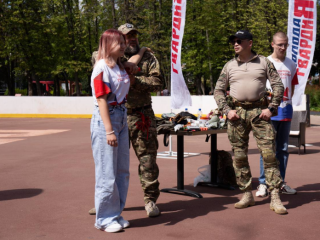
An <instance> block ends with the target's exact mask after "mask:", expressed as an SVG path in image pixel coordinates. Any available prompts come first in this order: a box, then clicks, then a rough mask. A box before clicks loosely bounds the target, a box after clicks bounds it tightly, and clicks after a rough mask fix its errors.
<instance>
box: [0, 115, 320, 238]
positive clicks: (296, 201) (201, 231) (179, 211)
mask: <svg viewBox="0 0 320 240" xmlns="http://www.w3.org/2000/svg"><path fill="white" fill-rule="evenodd" d="M89 122H90V120H89V119H0V153H1V154H0V159H1V161H0V164H1V165H0V216H1V217H0V226H1V227H0V239H1V240H22V239H23V240H37V239H41V240H88V239H95V240H100V239H119V240H121V239H197V240H201V239H246V240H251V239H281V240H285V239H299V240H301V239H304V240H305V239H318V238H319V235H320V228H319V220H320V208H319V200H320V180H319V169H320V160H319V159H320V138H319V136H320V116H311V124H312V126H311V127H310V128H308V129H307V139H308V143H309V144H311V145H312V146H308V147H307V153H306V154H303V155H298V151H297V148H291V149H290V153H291V154H290V162H289V166H288V169H287V182H288V184H289V185H290V186H291V187H293V188H295V189H297V190H298V194H297V195H294V196H287V195H282V196H281V197H282V200H283V202H284V204H285V206H286V207H287V209H288V211H289V214H288V215H285V216H279V215H277V214H275V213H274V212H272V211H271V210H269V201H270V199H269V198H260V199H258V198H256V206H253V207H250V208H248V209H242V210H238V209H234V207H233V204H234V203H235V202H236V201H238V199H239V197H240V196H241V193H240V191H239V190H235V191H230V190H224V189H214V188H208V187H197V188H194V187H193V186H192V185H193V179H194V178H195V177H196V176H197V175H198V173H197V168H198V167H200V166H203V165H206V164H207V163H208V158H209V157H208V152H209V144H208V143H205V139H204V137H203V136H195V137H186V141H185V151H188V152H200V153H202V155H200V156H197V157H192V158H187V159H186V160H185V188H186V189H191V190H194V191H198V192H200V193H201V194H202V195H203V197H204V198H203V199H196V198H192V197H188V196H181V195H175V194H168V193H161V195H160V198H159V201H158V206H159V208H160V209H161V210H162V215H161V216H160V217H158V218H152V219H150V218H147V217H146V214H145V211H144V207H143V195H142V191H141V188H140V183H139V180H138V175H137V170H138V161H137V159H136V157H135V155H134V153H133V150H132V148H131V149H130V157H131V166H130V171H131V177H130V187H129V195H128V200H127V204H126V208H125V211H124V212H123V216H124V217H125V218H126V219H127V220H129V221H130V222H131V225H132V227H131V228H129V229H126V230H125V231H124V232H121V233H116V234H111V233H105V232H102V231H98V230H96V229H95V228H94V227H93V224H94V216H90V215H89V214H88V210H89V209H90V208H91V207H93V194H94V165H93V159H92V153H91V147H90V132H89ZM173 139H174V142H173V146H174V150H175V143H176V142H175V140H176V139H175V137H173ZM159 142H160V149H159V151H164V150H168V149H167V148H165V147H164V146H163V145H162V136H160V137H159ZM218 148H219V149H220V150H226V151H230V149H231V148H230V144H229V142H228V140H227V135H226V134H220V135H218ZM249 161H250V165H251V168H252V174H253V176H254V186H253V187H254V188H256V187H257V185H258V182H257V177H258V174H259V153H258V150H257V147H256V143H255V142H254V140H253V137H252V136H251V140H250V149H249ZM158 164H159V168H160V178H159V180H160V187H161V188H165V187H174V186H176V160H172V159H158Z"/></svg>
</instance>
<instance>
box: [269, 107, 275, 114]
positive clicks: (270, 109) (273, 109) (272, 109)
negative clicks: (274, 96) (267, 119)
mask: <svg viewBox="0 0 320 240" xmlns="http://www.w3.org/2000/svg"><path fill="white" fill-rule="evenodd" d="M268 109H269V111H270V112H271V113H274V111H275V110H276V109H275V108H274V107H268Z"/></svg>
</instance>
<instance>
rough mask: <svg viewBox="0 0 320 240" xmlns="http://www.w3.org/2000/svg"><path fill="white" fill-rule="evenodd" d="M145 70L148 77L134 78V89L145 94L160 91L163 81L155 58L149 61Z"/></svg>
mask: <svg viewBox="0 0 320 240" xmlns="http://www.w3.org/2000/svg"><path fill="white" fill-rule="evenodd" d="M147 68H148V69H147V71H148V76H136V80H135V84H134V88H138V89H139V90H140V91H147V92H157V91H161V90H162V89H163V86H164V80H163V76H162V74H161V71H160V64H159V62H158V60H157V59H156V57H155V56H153V57H152V58H150V59H149V62H148V66H147Z"/></svg>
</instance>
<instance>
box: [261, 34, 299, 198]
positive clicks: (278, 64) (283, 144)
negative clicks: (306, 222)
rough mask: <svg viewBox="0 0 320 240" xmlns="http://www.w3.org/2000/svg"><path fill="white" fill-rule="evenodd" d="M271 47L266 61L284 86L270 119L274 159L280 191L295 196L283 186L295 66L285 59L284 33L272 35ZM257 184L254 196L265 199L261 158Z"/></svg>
mask: <svg viewBox="0 0 320 240" xmlns="http://www.w3.org/2000/svg"><path fill="white" fill-rule="evenodd" d="M271 46H272V48H273V53H272V54H271V55H270V56H269V57H268V59H269V60H270V61H271V62H272V63H273V65H274V66H275V68H276V69H277V72H278V73H279V75H280V77H281V80H282V83H283V85H284V94H283V99H282V101H281V103H280V106H279V107H278V115H277V116H275V117H272V118H271V120H272V124H273V126H274V128H275V130H276V132H277V135H276V157H277V159H278V160H279V168H280V174H281V177H282V178H283V181H284V184H283V185H282V186H281V189H280V191H281V192H282V193H284V194H295V193H296V192H297V191H296V190H294V189H292V188H290V187H289V186H288V185H286V184H285V175H286V168H287V164H288V157H289V153H288V141H289V134H290V126H291V119H292V114H293V108H292V96H293V94H294V87H295V85H297V84H298V78H297V72H296V69H297V66H296V64H295V63H294V62H293V61H292V60H291V59H289V58H287V57H286V50H287V47H288V46H289V44H288V37H287V35H286V34H285V33H283V32H277V33H276V34H274V35H273V41H272V43H271ZM267 86H268V85H267ZM269 86H270V84H269ZM259 183H260V185H259V186H258V191H257V192H256V196H257V197H266V196H267V195H268V192H267V186H266V183H265V175H264V166H263V161H262V157H261V156H260V177H259Z"/></svg>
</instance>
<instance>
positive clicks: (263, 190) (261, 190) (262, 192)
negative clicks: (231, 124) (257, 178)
mask: <svg viewBox="0 0 320 240" xmlns="http://www.w3.org/2000/svg"><path fill="white" fill-rule="evenodd" d="M256 196H257V197H266V196H268V190H267V185H265V184H260V185H259V186H258V191H257V192H256Z"/></svg>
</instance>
